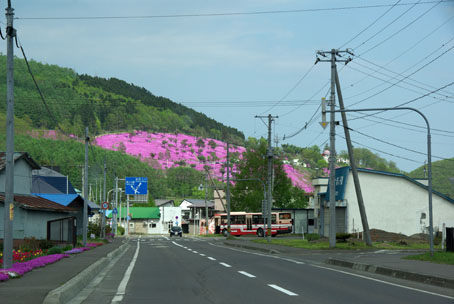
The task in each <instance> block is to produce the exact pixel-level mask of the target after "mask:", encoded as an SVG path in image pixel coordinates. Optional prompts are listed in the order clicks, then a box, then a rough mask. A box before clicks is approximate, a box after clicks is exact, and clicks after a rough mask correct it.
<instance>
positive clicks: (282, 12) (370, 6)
mask: <svg viewBox="0 0 454 304" xmlns="http://www.w3.org/2000/svg"><path fill="white" fill-rule="evenodd" d="M452 1H453V0H442V1H425V2H421V1H418V2H409V3H399V4H376V5H361V6H344V7H328V8H309V9H291V10H270V11H254V12H226V13H194V14H169V15H131V16H73V17H16V18H14V19H17V20H99V19H101V20H102V19H161V18H193V17H225V16H248V15H271V14H288V13H308V12H324V11H346V10H355V9H373V8H382V7H393V6H409V5H413V6H415V5H424V4H431V3H438V2H452Z"/></svg>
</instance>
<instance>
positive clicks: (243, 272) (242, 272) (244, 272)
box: [238, 271, 255, 278]
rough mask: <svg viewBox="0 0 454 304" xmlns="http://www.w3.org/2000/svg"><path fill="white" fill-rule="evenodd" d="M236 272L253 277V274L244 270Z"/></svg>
mask: <svg viewBox="0 0 454 304" xmlns="http://www.w3.org/2000/svg"><path fill="white" fill-rule="evenodd" d="M238 272H239V273H241V274H242V275H245V276H247V277H249V278H255V275H253V274H250V273H247V272H246V271H238Z"/></svg>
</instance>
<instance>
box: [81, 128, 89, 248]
mask: <svg viewBox="0 0 454 304" xmlns="http://www.w3.org/2000/svg"><path fill="white" fill-rule="evenodd" d="M89 140H90V138H89V137H88V127H85V170H84V216H83V222H82V226H83V227H82V243H83V245H84V246H87V228H88V227H87V226H88V216H87V213H88V141H89Z"/></svg>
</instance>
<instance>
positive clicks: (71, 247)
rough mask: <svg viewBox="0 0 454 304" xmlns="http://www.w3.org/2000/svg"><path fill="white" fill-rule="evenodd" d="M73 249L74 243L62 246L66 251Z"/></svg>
mask: <svg viewBox="0 0 454 304" xmlns="http://www.w3.org/2000/svg"><path fill="white" fill-rule="evenodd" d="M71 249H73V246H72V245H67V246H65V247H63V248H62V251H63V252H65V251H68V250H71Z"/></svg>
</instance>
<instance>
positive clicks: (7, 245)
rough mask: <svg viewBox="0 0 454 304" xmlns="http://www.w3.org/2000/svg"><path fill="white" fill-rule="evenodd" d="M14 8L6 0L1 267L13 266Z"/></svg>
mask: <svg viewBox="0 0 454 304" xmlns="http://www.w3.org/2000/svg"><path fill="white" fill-rule="evenodd" d="M13 19H14V9H13V8H12V7H11V1H10V0H8V7H7V8H6V22H7V24H6V43H7V44H6V103H7V108H6V155H5V157H6V164H5V166H6V168H5V174H6V175H5V203H4V208H3V215H4V216H3V217H4V230H3V268H4V269H6V268H10V267H11V266H13V238H14V234H13V217H14V46H13V38H14V37H15V36H16V30H15V29H14V27H13Z"/></svg>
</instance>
